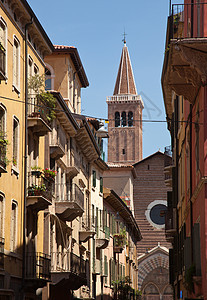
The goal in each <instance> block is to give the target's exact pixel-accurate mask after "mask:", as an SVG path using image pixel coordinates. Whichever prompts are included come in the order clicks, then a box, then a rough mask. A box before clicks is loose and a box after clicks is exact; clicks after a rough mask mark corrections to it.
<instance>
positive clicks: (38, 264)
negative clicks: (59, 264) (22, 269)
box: [26, 252, 51, 280]
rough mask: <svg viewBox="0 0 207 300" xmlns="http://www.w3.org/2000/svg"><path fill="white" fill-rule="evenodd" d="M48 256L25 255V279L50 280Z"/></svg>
mask: <svg viewBox="0 0 207 300" xmlns="http://www.w3.org/2000/svg"><path fill="white" fill-rule="evenodd" d="M50 267H51V259H50V256H49V255H47V254H44V253H41V252H36V253H27V255H26V278H27V279H30V280H34V279H44V280H50Z"/></svg>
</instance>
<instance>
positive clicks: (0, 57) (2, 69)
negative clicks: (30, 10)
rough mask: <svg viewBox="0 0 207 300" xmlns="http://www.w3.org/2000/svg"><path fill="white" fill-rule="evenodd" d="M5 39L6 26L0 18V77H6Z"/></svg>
mask: <svg viewBox="0 0 207 300" xmlns="http://www.w3.org/2000/svg"><path fill="white" fill-rule="evenodd" d="M6 41H7V26H6V23H5V22H4V21H3V19H2V18H0V79H1V80H3V79H6V78H5V76H6V48H7V45H6Z"/></svg>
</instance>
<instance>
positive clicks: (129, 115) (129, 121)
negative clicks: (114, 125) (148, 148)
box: [128, 111, 133, 127]
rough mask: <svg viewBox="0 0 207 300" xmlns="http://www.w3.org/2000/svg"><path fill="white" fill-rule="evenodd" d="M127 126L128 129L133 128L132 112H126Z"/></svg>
mask: <svg viewBox="0 0 207 300" xmlns="http://www.w3.org/2000/svg"><path fill="white" fill-rule="evenodd" d="M128 126H129V127H132V126H133V112H132V111H129V112H128Z"/></svg>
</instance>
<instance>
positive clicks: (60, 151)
mask: <svg viewBox="0 0 207 300" xmlns="http://www.w3.org/2000/svg"><path fill="white" fill-rule="evenodd" d="M65 144H66V138H65V134H64V132H63V130H62V129H61V128H58V129H57V131H55V133H54V134H51V142H50V156H51V157H52V158H54V159H56V160H57V159H59V158H61V157H63V156H64V155H65Z"/></svg>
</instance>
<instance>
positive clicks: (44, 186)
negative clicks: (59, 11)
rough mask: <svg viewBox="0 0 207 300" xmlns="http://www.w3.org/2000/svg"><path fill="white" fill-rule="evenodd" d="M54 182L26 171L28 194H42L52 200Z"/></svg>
mask: <svg viewBox="0 0 207 300" xmlns="http://www.w3.org/2000/svg"><path fill="white" fill-rule="evenodd" d="M53 189H54V183H53V182H52V181H51V180H49V179H47V178H45V177H43V176H40V177H37V176H35V175H32V173H31V172H29V173H28V196H42V197H44V198H46V199H48V200H49V201H52V195H53Z"/></svg>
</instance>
